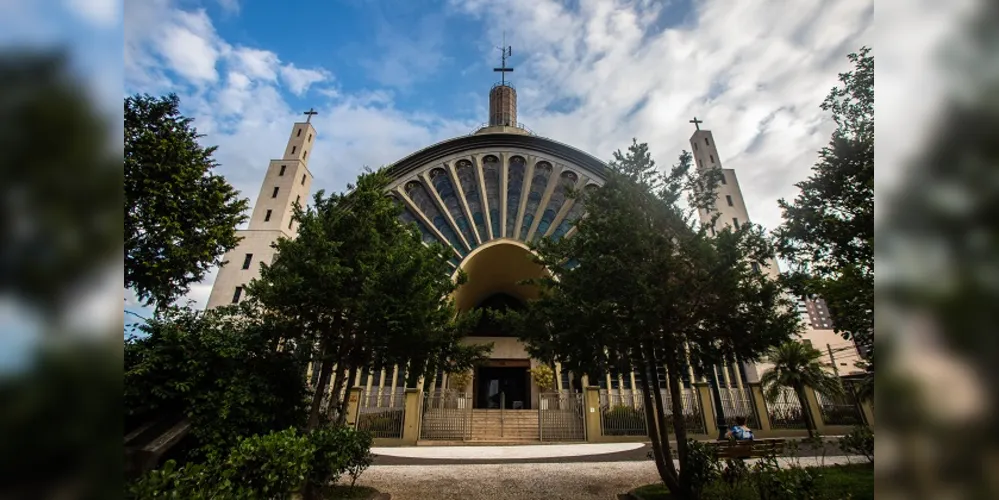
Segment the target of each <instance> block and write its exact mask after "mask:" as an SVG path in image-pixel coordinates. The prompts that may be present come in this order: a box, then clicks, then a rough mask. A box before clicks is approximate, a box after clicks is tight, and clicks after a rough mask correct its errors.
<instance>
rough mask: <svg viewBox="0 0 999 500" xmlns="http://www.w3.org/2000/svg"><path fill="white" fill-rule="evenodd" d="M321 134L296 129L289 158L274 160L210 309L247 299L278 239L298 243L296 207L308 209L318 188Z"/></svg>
mask: <svg viewBox="0 0 999 500" xmlns="http://www.w3.org/2000/svg"><path fill="white" fill-rule="evenodd" d="M315 140H316V129H315V128H314V127H313V126H312V124H311V123H308V122H300V123H296V124H295V125H294V126H293V127H292V129H291V134H290V135H289V138H288V143H287V145H285V150H284V156H283V157H282V158H281V159H277V160H271V161H270V163H269V164H268V165H267V172H266V173H265V174H264V180H263V182H262V183H261V185H260V192H259V193H258V194H257V199H256V201H255V202H254V204H253V212H252V213H251V215H250V221H249V225H248V227H247V228H246V229H243V230H240V231H237V236H239V238H241V239H240V242H239V244H238V245H237V246H236V248H233V249H232V250H230V251H229V252H226V254H225V257H224V258H223V263H222V266H221V267H219V271H218V274H217V275H216V277H215V284H214V285H213V286H212V292H211V295H209V297H208V308H213V307H218V306H224V305H229V304H235V303H237V302H239V301H241V300H243V299H244V298H245V297H246V292H245V289H244V287H245V286H246V285H247V284H248V283H250V281H252V280H253V279H254V278H256V277H258V276H260V264H261V263H262V262H267V263H268V264H269V263H270V262H271V261H272V260H273V258H274V249H273V248H271V244H272V243H274V242H275V241H277V239H278V238H281V237H284V238H294V237H295V235H296V234H297V229H298V228H297V227H295V223H294V221H293V220H292V215H293V207H294V205H295V204H296V203H298V204H300V205H301V206H303V207H304V206H305V205H306V204H307V203H308V198H309V192H310V191H309V190H310V189H311V187H312V173H311V172H309V151H310V150H311V149H312V146H313V145H314V144H315Z"/></svg>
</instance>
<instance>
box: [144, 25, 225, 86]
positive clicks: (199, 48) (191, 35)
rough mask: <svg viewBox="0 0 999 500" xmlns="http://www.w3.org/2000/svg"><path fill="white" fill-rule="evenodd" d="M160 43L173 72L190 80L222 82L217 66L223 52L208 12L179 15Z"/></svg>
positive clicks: (162, 52) (166, 29)
mask: <svg viewBox="0 0 999 500" xmlns="http://www.w3.org/2000/svg"><path fill="white" fill-rule="evenodd" d="M156 42H157V45H158V49H159V51H160V54H161V55H162V56H163V57H164V58H165V59H166V61H167V63H168V64H169V65H170V68H171V69H172V70H173V71H175V72H177V73H178V74H180V75H182V76H183V77H185V78H187V79H188V80H191V81H193V82H214V81H215V80H217V79H218V72H217V71H216V70H215V65H216V63H217V62H218V59H219V57H220V55H221V52H222V48H221V47H220V45H219V43H218V41H217V40H216V35H215V28H214V27H213V26H212V22H211V19H209V17H208V14H207V13H205V11H204V10H199V11H196V12H182V11H181V12H176V16H175V19H174V22H172V23H169V24H167V25H166V26H165V27H164V28H163V30H162V33H161V35H160V37H159V38H158V39H157V40H156Z"/></svg>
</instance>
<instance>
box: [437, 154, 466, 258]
mask: <svg viewBox="0 0 999 500" xmlns="http://www.w3.org/2000/svg"><path fill="white" fill-rule="evenodd" d="M430 182H431V183H432V184H433V185H434V190H435V191H437V196H440V197H441V201H443V202H444V206H445V207H447V211H448V213H450V214H451V218H452V219H453V220H454V223H455V224H457V225H458V230H459V231H461V234H462V235H463V236H464V237H465V241H467V242H468V244H469V245H471V246H472V248H475V247H476V246H477V245H476V242H475V236H474V235H473V234H472V228H471V227H470V226H469V225H468V218H467V217H465V212H464V211H463V210H462V209H461V202H460V201H459V200H458V193H457V192H456V191H455V189H454V186H453V185H452V184H451V178H450V177H448V175H447V172H445V171H444V169H443V168H435V169H433V170H431V171H430Z"/></svg>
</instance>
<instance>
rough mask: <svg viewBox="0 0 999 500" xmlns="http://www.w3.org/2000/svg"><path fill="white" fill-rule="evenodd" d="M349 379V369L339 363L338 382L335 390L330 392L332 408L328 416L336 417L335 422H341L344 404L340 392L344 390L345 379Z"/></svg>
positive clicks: (335, 382)
mask: <svg viewBox="0 0 999 500" xmlns="http://www.w3.org/2000/svg"><path fill="white" fill-rule="evenodd" d="M346 377H347V368H346V367H343V363H337V373H336V380H335V381H334V382H333V390H332V391H330V406H329V410H327V414H328V415H334V411H335V412H336V413H335V416H336V419H335V421H339V420H340V412H341V408H340V406H341V405H342V404H343V399H341V398H340V392H341V391H342V390H343V385H344V383H345V382H346V381H345V380H344V379H345V378H346Z"/></svg>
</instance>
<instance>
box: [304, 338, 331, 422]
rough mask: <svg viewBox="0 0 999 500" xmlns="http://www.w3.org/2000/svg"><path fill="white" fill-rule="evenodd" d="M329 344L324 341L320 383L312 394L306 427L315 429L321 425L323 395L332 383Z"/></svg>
mask: <svg viewBox="0 0 999 500" xmlns="http://www.w3.org/2000/svg"><path fill="white" fill-rule="evenodd" d="M328 349H329V346H328V345H326V342H323V356H322V358H323V363H322V366H321V367H320V373H319V383H318V384H317V385H316V392H315V393H314V394H313V395H312V407H311V408H310V409H309V422H308V424H306V426H305V428H306V429H308V430H310V431H311V430H313V429H315V428H317V427H319V412H320V410H321V409H322V403H323V397H325V396H326V386H328V385H329V383H330V373H332V372H333V357H332V356H330V355H329V353H328Z"/></svg>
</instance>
